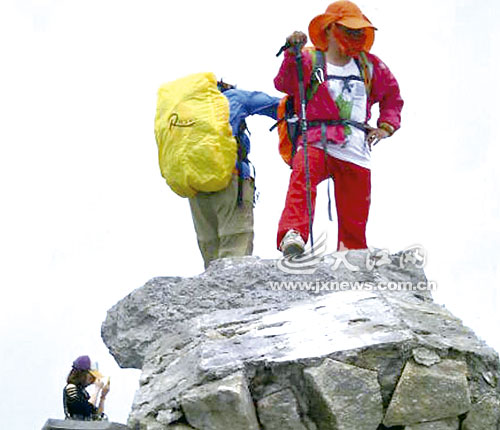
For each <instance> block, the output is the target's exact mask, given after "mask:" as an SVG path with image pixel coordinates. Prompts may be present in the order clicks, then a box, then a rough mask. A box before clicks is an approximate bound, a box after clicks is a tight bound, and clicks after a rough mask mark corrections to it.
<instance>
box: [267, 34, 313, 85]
mask: <svg viewBox="0 0 500 430" xmlns="http://www.w3.org/2000/svg"><path fill="white" fill-rule="evenodd" d="M306 42H307V36H306V35H305V34H304V33H302V32H300V31H296V32H294V33H292V34H291V35H290V36H288V37H287V43H288V44H290V45H299V46H303V45H305V44H306ZM301 52H302V67H303V76H304V83H305V84H307V83H309V82H310V81H311V70H312V58H311V54H310V52H309V50H308V49H302V50H301ZM274 86H275V88H276V89H277V90H278V91H281V92H283V93H287V94H290V95H294V94H298V93H299V78H298V74H297V62H296V59H295V53H294V49H293V48H288V49H287V50H286V51H285V59H284V60H283V62H282V63H281V67H280V69H279V72H278V74H277V75H276V77H275V78H274Z"/></svg>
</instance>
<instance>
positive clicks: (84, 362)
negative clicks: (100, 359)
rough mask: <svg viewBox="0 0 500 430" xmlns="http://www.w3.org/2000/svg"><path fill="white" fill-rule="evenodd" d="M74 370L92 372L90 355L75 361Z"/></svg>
mask: <svg viewBox="0 0 500 430" xmlns="http://www.w3.org/2000/svg"><path fill="white" fill-rule="evenodd" d="M73 369H76V370H90V358H89V356H88V355H82V356H80V357H78V358H77V359H76V360H75V361H73Z"/></svg>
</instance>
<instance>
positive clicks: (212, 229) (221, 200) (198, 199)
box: [189, 175, 255, 268]
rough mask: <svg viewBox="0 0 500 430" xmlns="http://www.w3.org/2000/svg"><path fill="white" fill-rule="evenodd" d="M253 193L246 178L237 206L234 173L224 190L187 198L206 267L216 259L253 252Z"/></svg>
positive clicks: (251, 180)
mask: <svg viewBox="0 0 500 430" xmlns="http://www.w3.org/2000/svg"><path fill="white" fill-rule="evenodd" d="M254 192H255V186H254V181H253V179H245V180H244V181H243V201H242V204H241V206H238V202H237V198H238V176H237V175H233V178H232V180H231V182H230V184H229V185H228V186H227V187H226V188H225V189H223V190H221V191H217V192H215V193H198V194H196V196H195V197H193V198H190V199H189V204H190V206H191V215H192V217H193V223H194V228H195V230H196V235H197V238H198V247H199V248H200V251H201V255H202V256H203V261H204V263H205V268H207V267H208V264H209V263H210V261H212V260H215V259H217V258H223V257H239V256H244V255H251V254H252V251H253V199H254Z"/></svg>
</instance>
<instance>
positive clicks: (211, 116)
mask: <svg viewBox="0 0 500 430" xmlns="http://www.w3.org/2000/svg"><path fill="white" fill-rule="evenodd" d="M155 136H156V143H157V145H158V158H159V163H160V170H161V174H162V176H163V177H164V178H165V180H166V181H167V184H168V185H169V186H170V188H171V189H172V190H173V191H174V192H175V193H177V194H178V195H180V196H181V197H193V196H195V195H196V193H197V192H198V191H204V192H213V191H219V190H222V189H224V188H226V187H227V186H228V185H229V182H230V181H231V176H232V174H233V171H234V168H235V163H236V153H237V144H236V140H235V138H234V137H233V134H232V130H231V126H230V124H229V102H228V100H227V98H226V97H224V96H223V95H222V93H221V92H220V91H219V90H218V89H217V79H216V77H215V75H214V74H213V73H196V74H193V75H189V76H186V77H184V78H180V79H177V80H175V81H172V82H169V83H167V84H164V85H162V86H161V87H160V89H159V90H158V103H157V107H156V117H155Z"/></svg>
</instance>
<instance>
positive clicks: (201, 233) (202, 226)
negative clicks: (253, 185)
mask: <svg viewBox="0 0 500 430" xmlns="http://www.w3.org/2000/svg"><path fill="white" fill-rule="evenodd" d="M222 191H224V190H222ZM216 194H218V193H198V194H196V196H194V197H193V198H190V199H189V205H190V207H191V216H192V218H193V224H194V229H195V231H196V236H197V240H198V248H199V249H200V252H201V256H202V257H203V263H204V265H205V269H206V268H207V267H208V264H209V263H210V261H212V260H215V259H216V258H218V255H219V237H218V235H217V213H216V211H215V207H214V205H215V204H216V203H217V196H216Z"/></svg>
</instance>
